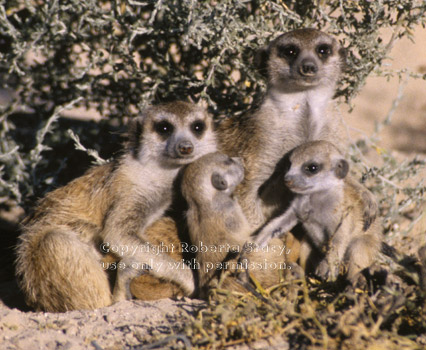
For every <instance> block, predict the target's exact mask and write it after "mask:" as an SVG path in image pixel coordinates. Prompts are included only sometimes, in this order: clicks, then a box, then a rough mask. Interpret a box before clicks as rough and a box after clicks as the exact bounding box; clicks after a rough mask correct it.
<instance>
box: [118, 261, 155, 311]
mask: <svg viewBox="0 0 426 350" xmlns="http://www.w3.org/2000/svg"><path fill="white" fill-rule="evenodd" d="M149 270H150V267H149V266H146V267H144V268H143V269H135V268H132V267H131V265H128V266H126V267H125V268H123V269H121V270H118V271H117V277H116V281H115V286H114V291H113V293H112V300H113V303H116V302H119V301H123V300H130V299H133V294H132V292H131V289H130V284H131V283H132V281H133V279H134V278H135V277H138V276H140V275H143V274H148V273H149Z"/></svg>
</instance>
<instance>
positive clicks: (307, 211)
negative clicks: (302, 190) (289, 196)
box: [296, 196, 313, 222]
mask: <svg viewBox="0 0 426 350" xmlns="http://www.w3.org/2000/svg"><path fill="white" fill-rule="evenodd" d="M309 198H310V197H309V196H304V197H302V202H301V205H300V207H301V210H298V211H297V212H296V217H297V220H298V221H300V222H306V221H308V220H309V217H310V215H311V213H312V211H313V209H312V206H311V204H310V199H309Z"/></svg>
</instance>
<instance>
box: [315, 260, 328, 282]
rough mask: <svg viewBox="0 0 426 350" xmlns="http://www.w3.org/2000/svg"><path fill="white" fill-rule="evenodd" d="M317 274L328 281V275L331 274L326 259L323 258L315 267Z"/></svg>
mask: <svg viewBox="0 0 426 350" xmlns="http://www.w3.org/2000/svg"><path fill="white" fill-rule="evenodd" d="M315 275H316V276H318V277H319V278H320V279H321V280H322V281H327V279H328V276H329V275H330V266H329V264H328V262H327V261H326V260H325V259H324V260H322V261H321V262H320V263H319V265H318V266H317V268H316V269H315Z"/></svg>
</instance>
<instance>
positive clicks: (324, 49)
mask: <svg viewBox="0 0 426 350" xmlns="http://www.w3.org/2000/svg"><path fill="white" fill-rule="evenodd" d="M317 54H318V56H319V58H327V57H328V56H330V55H331V46H330V45H328V44H321V45H318V47H317Z"/></svg>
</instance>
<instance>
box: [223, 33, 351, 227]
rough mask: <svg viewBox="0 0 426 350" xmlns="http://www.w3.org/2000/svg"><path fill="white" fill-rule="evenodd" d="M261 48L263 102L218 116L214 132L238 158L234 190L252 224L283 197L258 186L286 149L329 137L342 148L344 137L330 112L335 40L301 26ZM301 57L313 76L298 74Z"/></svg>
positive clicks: (336, 71) (336, 67)
mask: <svg viewBox="0 0 426 350" xmlns="http://www.w3.org/2000/svg"><path fill="white" fill-rule="evenodd" d="M288 45H293V46H295V47H297V48H298V50H300V53H299V55H298V57H297V58H295V59H294V60H293V59H289V58H286V57H283V56H282V54H281V53H280V52H281V51H282V50H283V48H286V47H287V46H288ZM320 45H328V46H327V47H329V48H330V55H329V56H328V57H327V58H324V59H321V58H320V57H319V56H318V53H317V49H318V46H320ZM263 53H264V54H263V58H262V60H261V61H262V62H261V64H263V66H264V67H265V68H266V71H267V75H268V86H267V92H266V95H265V97H264V100H263V102H262V104H261V105H260V107H259V109H258V110H256V111H255V112H253V113H251V114H245V115H243V116H238V117H232V118H230V119H228V120H225V121H223V122H222V124H221V125H220V126H219V133H218V138H219V144H220V150H221V151H223V152H224V153H226V154H228V155H230V156H239V157H241V158H242V159H243V162H244V166H245V170H246V175H245V178H244V181H243V182H242V183H241V185H240V186H239V187H238V188H237V192H236V195H237V197H238V200H239V202H240V204H241V206H242V208H243V211H244V213H245V214H246V216H247V218H248V220H249V222H250V224H251V225H252V226H253V228H258V227H259V226H260V225H262V224H263V223H264V222H265V221H266V220H267V218H269V217H270V216H271V214H272V212H273V211H274V210H276V209H277V206H279V205H280V204H281V203H280V202H281V201H282V196H279V198H278V199H277V198H274V197H273V196H271V195H269V197H268V198H261V196H259V189H260V188H261V186H262V185H263V184H264V183H265V182H266V181H267V180H268V179H269V178H270V176H271V175H272V173H273V172H274V169H275V166H276V165H277V163H278V161H279V160H280V159H281V158H282V157H283V156H284V155H285V154H286V153H287V152H289V151H290V150H291V149H293V148H294V147H296V146H298V145H300V144H302V143H304V142H306V141H309V140H319V139H323V140H330V141H333V142H335V143H336V142H338V145H339V146H340V147H342V148H343V147H344V145H345V142H346V141H345V135H346V134H345V132H344V128H343V126H342V122H341V120H340V119H339V118H337V117H336V116H335V115H334V114H333V113H332V111H331V109H332V108H333V106H332V103H331V99H332V97H333V94H334V91H335V85H336V82H337V80H338V78H339V76H340V70H341V66H342V64H343V58H342V54H341V47H340V45H339V43H338V42H337V41H336V40H335V39H333V38H332V37H330V36H329V35H327V34H325V33H322V32H320V31H317V30H314V29H301V30H296V31H293V32H289V33H286V34H283V35H281V36H279V37H278V38H277V39H275V40H274V41H272V42H271V43H270V44H269V46H268V47H267V48H266V49H265V50H264V51H263ZM306 60H307V61H308V62H310V63H312V64H315V65H316V66H317V72H316V73H315V74H314V75H308V76H305V75H302V74H299V73H298V71H299V68H300V67H301V66H302V65H303V62H306ZM260 195H261V194H260Z"/></svg>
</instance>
